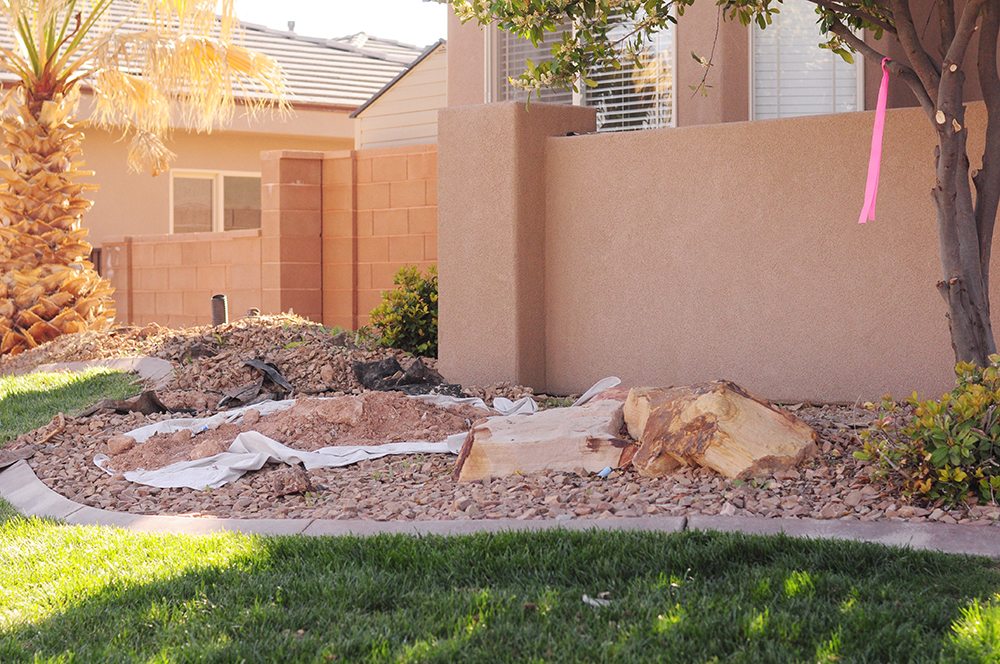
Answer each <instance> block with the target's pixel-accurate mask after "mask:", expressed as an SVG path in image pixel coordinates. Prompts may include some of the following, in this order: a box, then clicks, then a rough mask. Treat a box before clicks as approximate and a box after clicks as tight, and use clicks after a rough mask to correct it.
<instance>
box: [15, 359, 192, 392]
mask: <svg viewBox="0 0 1000 664" xmlns="http://www.w3.org/2000/svg"><path fill="white" fill-rule="evenodd" d="M93 367H106V368H108V369H113V370H115V371H125V372H131V373H136V374H138V375H139V377H140V378H142V379H143V380H146V381H149V382H151V383H152V384H153V387H154V389H157V390H159V389H162V388H163V387H165V386H166V385H167V383H169V382H170V377H171V375H172V374H173V372H174V366H173V365H172V364H171V363H170V362H168V361H167V360H163V359H160V358H158V357H146V356H138V357H120V358H112V359H106V360H85V361H81V362H53V363H51V364H43V365H40V366H37V367H35V368H33V369H31V372H32V373H33V372H36V371H49V372H51V371H82V370H84V369H91V368H93Z"/></svg>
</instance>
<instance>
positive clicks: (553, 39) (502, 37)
mask: <svg viewBox="0 0 1000 664" xmlns="http://www.w3.org/2000/svg"><path fill="white" fill-rule="evenodd" d="M567 30H570V26H569V25H567V26H566V28H565V30H556V31H555V32H547V33H545V39H544V40H543V41H541V42H540V43H539V44H538V46H535V45H534V44H532V43H531V40H529V39H522V38H520V37H516V36H514V35H512V34H510V33H509V32H498V33H497V48H496V63H497V66H496V71H497V87H496V89H497V99H499V100H500V101H521V102H523V101H527V99H528V92H527V91H526V90H521V89H520V88H515V87H514V86H512V85H511V84H510V81H509V80H508V79H509V78H517V77H518V76H520V75H521V74H522V73H524V70H525V69H526V68H527V64H526V63H527V61H528V60H531V61H533V62H535V63H536V64H537V63H539V62H543V61H545V60H548V59H549V58H550V57H552V45H553V44H556V43H558V42H561V41H562V36H563V33H564V32H565V31H567ZM531 99H532V100H537V101H543V102H547V103H550V104H572V103H573V92H572V91H571V90H563V89H562V88H542V89H541V90H539V91H538V93H536V94H532V95H531Z"/></svg>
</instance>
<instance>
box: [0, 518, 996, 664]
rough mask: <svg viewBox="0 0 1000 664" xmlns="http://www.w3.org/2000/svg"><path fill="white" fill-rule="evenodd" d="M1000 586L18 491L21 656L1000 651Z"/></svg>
mask: <svg viewBox="0 0 1000 664" xmlns="http://www.w3.org/2000/svg"><path fill="white" fill-rule="evenodd" d="M998 589H1000V569H998V567H997V565H996V563H995V562H993V561H989V560H986V559H977V558H962V557H950V556H945V555H939V554H931V553H921V552H912V551H903V550H899V549H889V548H885V547H881V546H875V545H863V544H856V543H849V542H818V541H803V540H793V539H788V538H784V537H778V538H773V537H772V538H760V537H746V536H738V535H724V534H705V533H697V532H687V533H680V534H673V535H663V534H652V533H607V532H601V533H565V532H563V533H560V532H549V533H536V534H501V535H489V534H483V535H477V536H472V537H461V538H450V539H446V538H439V537H424V538H409V537H404V536H392V537H389V536H381V537H377V538H372V539H359V538H337V539H332V538H331V539H311V538H304V537H298V538H292V537H286V538H255V537H246V536H241V535H235V534H226V535H215V536H210V537H201V538H197V537H184V536H167V535H146V534H135V533H127V532H124V531H118V530H111V529H102V528H94V527H87V528H84V527H69V526H63V525H59V524H57V523H54V522H50V521H45V520H37V519H26V518H23V517H20V516H15V515H12V514H11V513H10V512H9V510H7V511H6V512H5V508H4V507H3V506H2V505H0V661H2V662H5V663H6V662H21V661H81V662H90V661H101V662H104V661H110V662H115V661H121V662H124V661H137V660H138V661H157V662H161V661H178V662H184V661H192V662H193V661H199V662H201V661H227V662H228V661H318V662H324V661H348V662H354V661H402V662H410V661H414V662H415V661H433V662H450V661H463V662H477V661H481V662H502V661H518V662H520V661H630V662H631V661H651V662H663V661H670V662H709V661H724V662H816V661H819V662H833V661H843V662H888V661H893V662H896V661H910V662H923V661H926V662H939V661H997V659H998V657H1000V598H998V596H997V594H996V593H997V592H998ZM601 592H608V593H609V597H610V600H611V604H610V605H609V606H607V607H604V608H595V607H592V606H588V605H586V604H584V603H583V602H582V601H581V598H582V596H583V595H584V594H588V595H590V596H592V597H595V596H597V595H598V594H599V593H601Z"/></svg>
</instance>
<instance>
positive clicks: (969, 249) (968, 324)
mask: <svg viewBox="0 0 1000 664" xmlns="http://www.w3.org/2000/svg"><path fill="white" fill-rule="evenodd" d="M956 79H957V80H956V81H955V82H954V84H953V86H951V87H955V88H956V89H955V90H954V91H949V90H948V89H947V88H945V84H946V83H948V81H946V82H945V83H942V88H943V94H942V98H944V97H948V99H947V102H945V103H942V104H941V108H942V109H947V112H944V111H943V112H942V114H941V115H939V117H938V118H937V123H938V148H937V185H936V186H935V188H934V191H933V196H934V202H935V205H936V207H937V217H938V234H939V240H940V245H941V247H940V253H941V267H942V270H943V275H944V276H943V278H942V279H941V281H939V282H938V284H937V287H938V291H939V292H940V293H941V296H942V297H943V298H944V301H945V304H946V305H947V308H948V313H947V318H948V326H949V329H950V332H951V346H952V350H953V351H954V353H955V361H956V362H972V363H974V364H977V365H979V366H985V365H986V364H987V362H988V361H989V359H988V358H989V356H990V355H991V354H993V353H994V352H996V343H995V341H994V338H993V326H992V323H991V321H990V300H989V289H990V284H989V276H988V275H989V273H988V271H987V270H984V265H986V266H988V263H984V261H983V256H982V253H981V252H982V250H981V247H982V246H983V245H984V244H986V245H988V244H989V243H990V242H991V241H992V227H990V228H989V229H988V232H989V235H990V237H987V238H984V237H981V234H982V233H983V232H984V231H987V229H984V228H982V225H981V224H978V223H977V215H976V208H975V204H974V202H973V195H972V187H971V185H970V183H969V156H968V146H967V142H966V138H967V135H968V129H967V128H966V127H965V109H964V106H963V104H962V100H961V87H960V86H961V82H962V77H961V76H957V77H956ZM942 119H943V120H944V122H942Z"/></svg>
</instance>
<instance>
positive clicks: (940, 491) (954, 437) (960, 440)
mask: <svg viewBox="0 0 1000 664" xmlns="http://www.w3.org/2000/svg"><path fill="white" fill-rule="evenodd" d="M955 373H956V375H957V377H958V380H957V384H956V386H955V389H954V390H952V391H951V392H949V393H947V394H945V395H944V396H942V397H941V398H940V399H937V400H933V399H931V400H927V401H920V400H919V399H918V398H917V395H916V393H914V394H913V396H911V397H910V398H909V399H907V400H906V401H905V402H903V403H901V404H898V403H896V402H894V401H893V400H892V399H891V398H889V397H885V398H884V399H883V400H882V403H881V404H880V405H879V406H877V407H876V406H874V405H873V406H872V408H874V409H875V410H876V411H877V419H876V420H875V422H874V423H873V424H872V426H871V428H869V429H868V430H867V431H865V432H863V433H862V434H861V438H862V443H863V448H862V450H861V451H859V452H855V454H854V456H855V457H857V458H859V459H862V460H866V461H871V462H873V463H875V464H876V476H877V477H880V478H883V479H885V480H887V481H889V482H890V483H892V484H894V485H896V486H897V487H899V488H900V489H902V491H903V492H904V494H905V495H908V496H911V497H917V498H924V499H926V500H929V501H932V502H938V503H942V504H946V505H955V504H958V503H963V502H996V501H997V499H998V497H1000V355H991V356H990V358H989V364H988V365H987V366H986V367H979V366H976V365H974V364H971V363H968V362H961V363H959V364H958V365H957V366H956V367H955Z"/></svg>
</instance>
